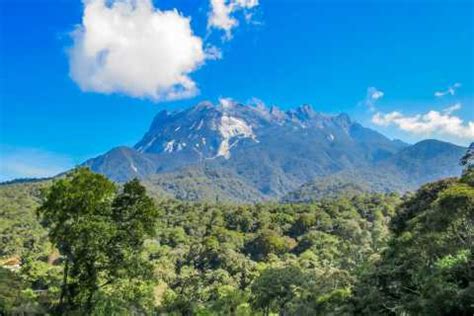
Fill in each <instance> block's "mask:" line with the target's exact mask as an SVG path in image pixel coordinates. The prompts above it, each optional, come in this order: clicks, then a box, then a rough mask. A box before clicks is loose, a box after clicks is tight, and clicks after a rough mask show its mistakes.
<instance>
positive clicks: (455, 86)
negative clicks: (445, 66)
mask: <svg viewBox="0 0 474 316" xmlns="http://www.w3.org/2000/svg"><path fill="white" fill-rule="evenodd" d="M460 87H461V84H460V83H459V82H456V83H455V84H453V85H452V86H450V87H448V89H446V90H443V91H436V92H435V93H434V95H435V97H437V98H441V97H444V96H445V95H448V94H449V95H455V94H456V90H457V89H458V88H460Z"/></svg>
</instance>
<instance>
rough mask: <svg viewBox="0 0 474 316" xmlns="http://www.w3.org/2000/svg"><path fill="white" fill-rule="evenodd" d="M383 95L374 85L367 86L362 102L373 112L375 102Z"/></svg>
mask: <svg viewBox="0 0 474 316" xmlns="http://www.w3.org/2000/svg"><path fill="white" fill-rule="evenodd" d="M383 96H384V93H383V91H381V90H378V89H377V88H375V87H368V88H367V95H366V96H365V99H364V101H363V102H362V103H363V104H364V105H365V106H366V107H367V108H368V109H369V110H370V111H372V112H374V111H375V110H376V107H375V105H376V103H377V101H378V100H380V99H382V98H383Z"/></svg>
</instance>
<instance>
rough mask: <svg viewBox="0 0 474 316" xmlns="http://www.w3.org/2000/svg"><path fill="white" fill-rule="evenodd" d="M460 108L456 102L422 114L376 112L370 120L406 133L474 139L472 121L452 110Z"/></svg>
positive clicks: (473, 122) (473, 124) (473, 123)
mask: <svg viewBox="0 0 474 316" xmlns="http://www.w3.org/2000/svg"><path fill="white" fill-rule="evenodd" d="M459 109H461V104H460V103H456V104H454V105H452V106H450V107H448V108H445V109H444V110H442V111H435V110H431V111H429V112H427V113H424V114H416V115H412V116H408V115H404V114H402V113H401V112H398V111H394V112H390V113H386V114H384V113H380V112H379V113H376V114H375V115H373V117H372V122H373V123H374V124H376V125H379V126H391V125H393V126H396V127H397V128H399V129H400V130H403V131H405V132H408V133H412V134H418V135H424V136H449V137H455V138H458V139H462V140H468V141H469V140H472V139H474V121H468V122H464V121H463V119H461V118H460V117H458V116H456V115H453V112H455V111H457V110H459Z"/></svg>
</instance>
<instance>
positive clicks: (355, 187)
mask: <svg viewBox="0 0 474 316" xmlns="http://www.w3.org/2000/svg"><path fill="white" fill-rule="evenodd" d="M465 152H466V148H464V147H461V146H456V145H453V144H450V143H447V142H442V141H438V140H434V139H428V140H424V141H421V142H419V143H416V144H414V145H412V146H407V147H405V148H403V149H401V150H400V151H399V152H397V153H396V154H394V155H392V156H390V157H388V158H387V159H385V160H381V161H379V162H377V163H375V164H374V165H373V166H372V167H371V168H364V169H353V170H343V171H340V172H337V173H335V174H332V175H330V176H327V177H322V178H316V179H314V180H312V181H310V182H308V183H305V184H304V185H302V186H301V187H300V188H298V189H297V190H295V191H292V192H290V193H288V194H286V195H285V196H283V198H282V199H281V200H282V201H283V202H310V201H316V200H319V199H321V198H323V197H331V196H337V195H341V194H346V195H356V194H360V193H364V192H369V193H370V192H372V193H373V192H386V193H387V192H398V193H403V192H406V191H414V190H416V189H417V188H418V187H420V186H421V185H422V184H425V183H428V182H432V181H436V180H440V179H443V178H447V177H452V176H458V175H460V174H461V169H462V168H461V166H460V165H459V164H458V161H459V158H460V157H462V155H463V154H464V153H465Z"/></svg>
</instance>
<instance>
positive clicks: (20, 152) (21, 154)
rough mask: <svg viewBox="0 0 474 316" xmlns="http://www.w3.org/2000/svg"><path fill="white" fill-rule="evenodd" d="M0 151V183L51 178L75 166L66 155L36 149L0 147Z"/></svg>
mask: <svg viewBox="0 0 474 316" xmlns="http://www.w3.org/2000/svg"><path fill="white" fill-rule="evenodd" d="M1 151H2V155H1V158H0V181H6V180H12V179H17V178H43V177H51V176H55V175H57V174H59V173H61V172H64V171H66V170H68V169H71V168H73V167H74V165H75V164H74V161H73V160H72V159H71V158H70V157H68V156H66V155H63V154H58V153H52V152H48V151H44V150H41V149H36V148H17V147H10V146H1Z"/></svg>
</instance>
